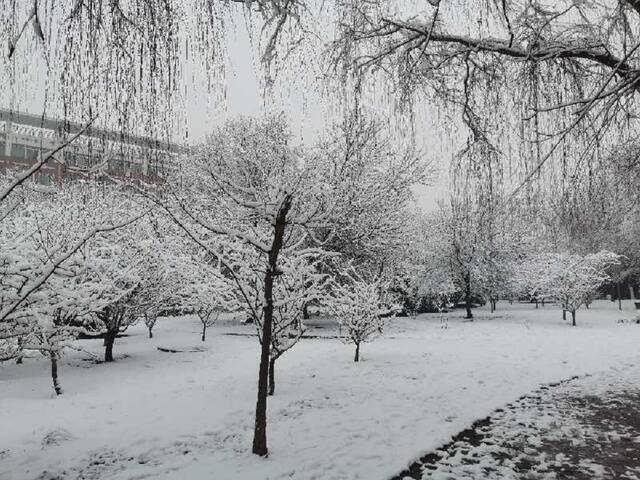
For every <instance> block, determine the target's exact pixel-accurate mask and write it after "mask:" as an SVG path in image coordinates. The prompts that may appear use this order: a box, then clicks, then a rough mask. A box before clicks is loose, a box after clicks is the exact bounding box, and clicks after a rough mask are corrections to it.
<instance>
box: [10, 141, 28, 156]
mask: <svg viewBox="0 0 640 480" xmlns="http://www.w3.org/2000/svg"><path fill="white" fill-rule="evenodd" d="M24 150H25V149H24V145H21V144H19V143H12V144H11V156H12V157H17V158H24V153H25V151H24Z"/></svg>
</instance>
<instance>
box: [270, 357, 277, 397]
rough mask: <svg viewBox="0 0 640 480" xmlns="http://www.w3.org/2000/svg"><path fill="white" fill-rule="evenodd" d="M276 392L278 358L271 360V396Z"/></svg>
mask: <svg viewBox="0 0 640 480" xmlns="http://www.w3.org/2000/svg"><path fill="white" fill-rule="evenodd" d="M275 392H276V358H275V357H273V358H271V360H269V392H268V393H269V395H273V394H274V393H275Z"/></svg>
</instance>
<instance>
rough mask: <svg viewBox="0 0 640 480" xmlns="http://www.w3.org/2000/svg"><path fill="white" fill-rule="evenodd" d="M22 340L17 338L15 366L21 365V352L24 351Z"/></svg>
mask: <svg viewBox="0 0 640 480" xmlns="http://www.w3.org/2000/svg"><path fill="white" fill-rule="evenodd" d="M22 343H23V342H22V338H18V358H16V365H22V357H23V355H22V352H23V351H24V350H23V349H22Z"/></svg>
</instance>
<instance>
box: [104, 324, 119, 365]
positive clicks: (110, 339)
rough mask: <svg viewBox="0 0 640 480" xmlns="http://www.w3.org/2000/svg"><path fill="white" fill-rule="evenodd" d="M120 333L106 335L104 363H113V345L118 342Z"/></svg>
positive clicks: (114, 332) (113, 332)
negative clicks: (117, 336)
mask: <svg viewBox="0 0 640 480" xmlns="http://www.w3.org/2000/svg"><path fill="white" fill-rule="evenodd" d="M116 335H118V331H117V330H115V331H108V332H107V333H105V334H104V361H105V362H113V343H114V342H115V341H116Z"/></svg>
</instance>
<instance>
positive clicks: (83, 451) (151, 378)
mask: <svg viewBox="0 0 640 480" xmlns="http://www.w3.org/2000/svg"><path fill="white" fill-rule="evenodd" d="M616 307H617V303H611V302H606V301H596V302H594V304H593V305H592V307H591V309H589V310H582V309H581V310H580V311H579V312H578V326H577V327H571V326H569V324H568V322H563V321H562V320H561V312H560V310H559V309H558V308H557V306H553V305H547V306H546V307H544V308H542V307H541V308H540V309H537V310H536V309H534V308H533V307H532V306H531V305H520V304H514V305H509V304H508V303H506V302H500V303H498V310H497V311H496V312H495V313H494V314H490V313H489V312H488V311H487V310H485V309H481V310H477V311H476V312H475V315H476V320H475V321H474V322H467V321H463V320H462V318H461V317H462V315H463V312H461V311H455V312H452V313H449V314H446V315H445V317H446V321H443V318H442V317H443V315H435V314H434V315H421V316H419V317H417V318H415V319H393V320H391V321H390V324H389V326H388V328H387V331H386V334H385V336H384V337H382V338H380V339H378V340H377V341H376V342H374V343H371V344H365V345H364V346H363V348H362V351H361V361H360V363H354V362H353V361H352V359H353V347H352V346H347V345H344V344H343V343H341V342H340V341H339V340H338V339H336V338H326V337H330V336H331V335H332V334H334V333H335V331H336V326H335V322H331V321H328V320H314V321H312V322H310V328H309V330H308V332H307V334H308V335H318V336H320V337H322V338H312V339H303V340H301V342H300V344H298V345H296V346H295V348H293V349H292V350H291V351H290V352H287V353H286V354H285V355H284V356H283V357H282V358H281V359H280V360H279V362H278V366H277V370H276V394H275V396H274V397H270V398H269V407H268V431H267V434H268V441H269V450H270V455H269V457H268V458H266V459H263V458H260V457H257V456H254V455H252V454H251V453H250V447H251V439H252V428H253V419H254V417H253V415H254V409H255V396H256V385H257V369H258V358H259V345H258V341H257V339H256V338H255V337H252V336H250V335H225V334H226V333H246V334H253V333H255V328H254V327H253V326H251V325H246V326H245V325H240V324H237V323H232V322H230V321H228V320H227V321H221V322H220V323H219V324H218V325H216V326H214V327H213V328H211V329H210V332H209V333H208V335H209V336H208V340H207V342H206V343H205V344H204V345H205V346H206V349H205V350H204V351H202V352H197V351H196V352H193V351H191V352H186V351H185V352H180V353H167V352H161V351H159V350H158V349H157V347H158V346H162V347H170V348H173V349H184V350H193V347H194V346H201V345H202V343H201V342H200V341H199V335H200V333H199V332H200V325H199V321H198V319H197V318H196V317H193V316H187V317H182V318H161V319H159V321H158V324H157V325H156V327H155V329H154V338H153V339H149V338H148V334H147V332H146V328H145V326H144V324H140V325H137V326H135V327H132V328H130V329H129V330H128V331H127V334H128V336H126V337H122V338H118V339H117V340H116V345H115V347H114V354H115V357H116V362H115V363H113V364H102V363H99V364H96V363H95V362H94V361H92V359H91V358H90V357H89V355H88V354H86V353H82V352H75V351H74V352H70V353H69V354H68V355H67V356H66V357H64V359H63V361H62V368H61V372H60V373H61V381H62V386H63V388H64V389H65V394H64V395H62V396H61V397H58V398H55V395H54V394H53V389H52V387H51V385H50V383H51V382H50V378H49V371H48V367H49V365H48V362H47V360H46V359H45V358H42V357H36V358H34V359H27V360H25V364H24V365H21V366H18V365H13V364H4V365H2V366H0V432H1V434H0V479H2V480H5V479H7V480H8V479H11V480H20V479H34V478H40V479H53V478H61V479H67V478H68V479H71V478H74V479H75V478H80V477H81V478H85V479H91V478H95V479H97V478H100V479H118V480H124V479H134V478H135V479H141V478H154V479H155V478H158V479H175V478H188V479H190V480H191V479H193V480H198V479H210V478H234V479H242V480H244V479H246V480H250V479H261V480H263V479H272V480H273V479H284V478H287V479H289V478H295V479H386V478H389V477H391V476H393V475H395V474H397V473H398V472H400V471H402V470H403V469H404V468H406V467H407V466H408V465H409V464H410V463H411V462H412V461H413V460H415V459H417V458H418V457H420V456H421V454H424V453H425V452H427V451H430V450H435V449H437V448H438V447H439V446H441V445H443V444H444V443H446V442H447V441H448V440H449V439H450V438H451V437H452V436H453V435H454V434H456V433H457V432H459V431H461V430H463V429H465V428H467V427H468V426H469V425H470V424H471V423H472V422H473V421H474V420H476V419H479V418H483V417H486V416H487V415H489V414H490V413H491V412H492V411H493V410H495V409H496V408H499V407H502V406H504V405H505V404H507V403H509V402H512V401H514V400H515V399H517V398H518V397H520V396H521V395H523V394H524V393H526V392H529V391H531V390H533V389H535V388H536V387H538V386H539V385H540V384H542V383H548V382H555V381H558V380H561V379H565V378H569V377H571V376H574V375H582V374H586V373H596V372H604V373H603V374H606V372H607V371H609V370H610V369H612V368H618V369H619V368H625V367H629V366H631V365H634V364H636V365H637V363H638V362H639V361H640V350H639V349H638V344H639V343H638V342H639V341H640V325H636V324H635V323H633V322H631V321H630V320H631V319H633V318H634V316H635V312H634V311H632V310H631V309H632V308H633V305H632V303H631V302H627V304H625V308H626V309H627V310H625V311H624V312H619V311H618V310H617V309H616ZM621 320H625V321H621ZM77 344H78V345H79V346H82V347H83V348H85V349H87V350H88V351H89V352H93V353H95V354H96V355H98V356H99V355H101V353H102V345H101V341H99V340H85V341H79V342H77ZM45 471H46V472H47V473H46V474H44V473H43V472H45Z"/></svg>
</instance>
